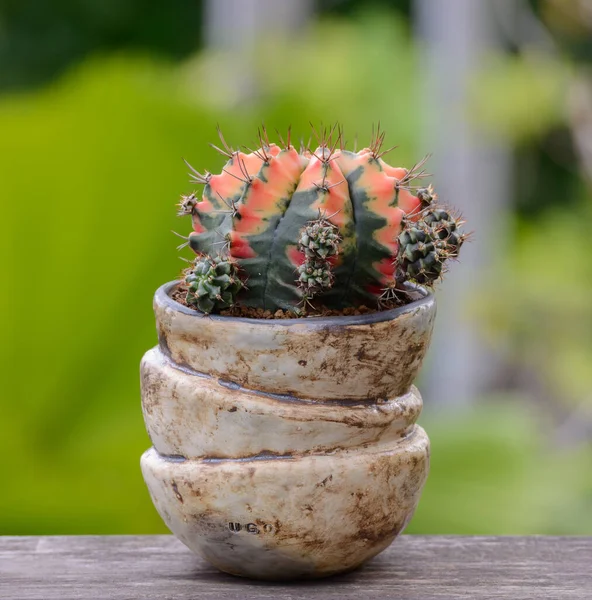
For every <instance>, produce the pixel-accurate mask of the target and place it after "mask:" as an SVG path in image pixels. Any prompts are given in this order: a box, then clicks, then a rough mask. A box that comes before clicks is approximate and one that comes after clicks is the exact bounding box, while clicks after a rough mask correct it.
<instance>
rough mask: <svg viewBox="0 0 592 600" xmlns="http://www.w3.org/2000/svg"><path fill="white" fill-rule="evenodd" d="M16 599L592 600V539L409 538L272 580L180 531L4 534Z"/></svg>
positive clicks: (5, 586) (9, 590)
mask: <svg viewBox="0 0 592 600" xmlns="http://www.w3.org/2000/svg"><path fill="white" fill-rule="evenodd" d="M0 598H1V599H2V600H4V599H10V600H32V599H35V600H37V599H39V600H54V599H56V600H58V599H59V600H70V599H74V598H76V599H80V600H91V599H92V600H116V599H117V600H120V599H121V600H122V599H126V600H127V599H132V598H133V599H142V600H143V599H155V600H156V599H158V600H165V599H171V600H172V599H175V600H185V599H191V600H198V599H199V600H202V599H203V600H208V599H221V600H230V599H233V600H234V599H236V600H249V599H264V598H265V599H270V600H282V599H286V600H288V599H289V600H299V599H304V598H306V599H314V598H321V599H325V598H327V599H334V600H347V599H350V598H362V599H364V600H366V599H374V598H381V599H387V598H397V599H401V600H402V599H405V600H414V599H417V600H429V599H431V598H438V599H441V598H450V599H452V598H454V599H455V600H456V599H465V598H466V599H468V598H470V599H471V600H477V599H481V598H503V599H508V600H522V599H529V600H530V599H532V600H543V599H544V600H547V599H549V600H555V599H562V598H577V599H581V600H583V599H592V538H584V537H572V538H558V537H460V536H402V537H401V538H400V539H399V540H397V541H396V542H395V543H394V544H393V545H392V546H391V547H390V549H389V550H387V551H386V552H384V553H383V554H381V555H380V556H379V557H377V558H375V559H374V560H373V561H371V562H370V563H368V564H367V565H366V566H365V567H363V568H361V569H359V570H358V571H355V572H353V573H349V574H348V575H343V576H338V577H333V578H330V579H325V580H319V581H310V582H304V583H291V584H285V583H265V582H256V581H249V580H245V579H239V578H236V577H232V576H230V575H224V574H222V573H219V572H218V571H216V570H215V569H213V568H212V567H210V566H209V565H208V564H206V563H205V562H204V561H202V560H201V559H199V558H197V557H195V556H193V555H192V554H191V553H190V552H189V551H188V550H187V549H186V548H185V546H183V545H182V544H181V543H180V542H178V541H177V540H176V539H175V538H173V537H172V536H96V537H93V536H84V537H4V538H1V537H0Z"/></svg>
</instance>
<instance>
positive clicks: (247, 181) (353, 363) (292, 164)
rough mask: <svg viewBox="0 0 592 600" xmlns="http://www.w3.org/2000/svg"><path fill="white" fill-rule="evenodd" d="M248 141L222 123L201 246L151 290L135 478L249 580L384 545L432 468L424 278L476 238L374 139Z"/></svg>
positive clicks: (195, 544)
mask: <svg viewBox="0 0 592 600" xmlns="http://www.w3.org/2000/svg"><path fill="white" fill-rule="evenodd" d="M316 137H317V140H318V143H317V144H316V145H317V146H318V147H316V149H310V148H309V147H306V146H304V145H302V146H301V148H300V150H297V149H296V148H295V147H294V146H293V145H292V144H291V141H290V135H289V133H288V138H287V140H285V141H284V140H282V139H281V138H280V139H279V143H278V144H275V143H271V142H270V141H269V139H268V137H267V133H266V132H265V131H264V130H262V131H261V132H260V134H259V142H260V144H259V145H260V147H259V148H258V149H257V150H254V151H250V152H248V153H243V152H240V151H235V150H233V149H232V148H230V147H229V146H228V145H227V144H226V143H225V142H224V138H223V137H222V136H221V135H220V138H221V141H222V147H221V148H217V149H218V150H219V151H220V152H221V153H222V154H223V155H225V156H226V158H227V162H226V165H225V166H224V168H223V169H222V171H221V173H220V174H219V175H212V174H210V173H207V172H206V173H200V172H198V171H196V170H194V169H193V168H192V167H190V168H191V175H192V179H193V182H194V183H196V184H203V186H204V188H203V193H202V195H201V196H198V195H197V194H196V193H192V194H190V195H188V196H183V197H182V199H181V202H180V207H179V214H180V215H186V216H188V217H190V218H191V220H192V223H193V231H192V232H191V233H190V234H189V235H188V236H187V237H186V238H185V241H184V243H183V244H182V246H189V247H190V248H191V250H193V252H194V253H195V258H194V260H193V261H191V263H190V264H189V265H188V267H187V268H186V269H185V271H184V272H183V275H182V277H181V279H180V280H178V281H174V282H171V283H167V284H165V285H163V286H162V287H161V288H160V289H159V290H157V292H156V295H155V300H154V308H155V313H156V322H157V330H158V346H157V347H156V348H154V349H152V350H150V351H148V352H147V353H146V354H145V356H144V358H143V360H142V365H141V383H142V407H143V413H144V418H145V422H146V427H147V430H148V433H149V435H150V438H151V441H152V444H153V447H152V448H151V449H149V450H148V451H147V452H146V453H144V455H143V456H142V461H141V466H142V472H143V475H144V478H145V481H146V483H147V486H148V489H149V491H150V495H151V497H152V500H153V502H154V505H155V507H156V509H157V510H158V512H159V514H160V515H161V516H162V518H163V519H164V521H165V523H166V524H167V526H168V527H169V528H170V529H171V531H172V532H173V533H174V534H175V535H176V536H177V537H178V538H179V539H180V540H181V541H182V542H184V543H185V544H186V545H187V546H188V547H189V548H190V549H191V550H193V551H194V552H196V553H198V554H200V555H202V556H203V557H205V558H206V559H207V560H209V561H210V562H211V563H212V564H214V565H215V566H216V567H218V568H219V569H221V570H222V571H226V572H228V573H232V574H235V575H242V576H246V577H252V578H263V579H282V578H291V579H293V578H305V577H321V576H326V575H331V574H334V573H338V572H343V571H347V570H351V569H353V568H355V567H357V566H358V565H360V564H362V563H363V562H364V561H366V560H368V559H369V558H371V557H373V556H375V555H376V554H378V553H379V552H381V551H382V550H384V549H385V548H386V547H387V546H388V545H389V544H390V543H391V542H392V541H393V540H394V538H395V537H396V536H397V535H398V534H399V533H400V532H401V531H402V530H403V528H404V527H405V526H406V524H407V523H408V521H409V519H410V518H411V516H412V514H413V512H414V510H415V508H416V506H417V503H418V500H419V496H420V493H421V490H422V487H423V485H424V483H425V480H426V477H427V473H428V468H429V441H428V438H427V436H426V433H425V432H424V430H423V429H422V428H421V427H419V426H418V425H416V424H415V421H416V420H417V418H418V416H419V413H420V411H421V407H422V400H421V396H420V394H419V392H418V390H417V389H416V388H415V387H414V386H413V380H414V379H415V377H416V375H417V372H418V370H419V368H420V366H421V363H422V360H423V357H424V354H425V352H426V349H427V346H428V344H429V341H430V335H431V331H432V325H433V321H434V316H435V302H434V297H433V295H432V293H431V291H430V290H431V287H432V286H433V284H434V283H436V282H437V281H438V280H439V279H440V278H441V276H442V273H443V271H444V267H445V266H446V261H447V260H448V259H454V258H456V257H457V256H458V253H459V249H460V247H461V245H462V243H463V241H464V240H465V237H466V236H465V235H464V234H462V233H461V232H460V229H459V227H460V225H461V223H460V221H459V220H458V219H457V218H454V217H453V216H452V215H451V211H450V210H449V209H446V208H444V207H442V206H440V205H439V203H438V200H437V198H436V195H435V194H434V192H433V190H432V188H431V187H430V186H425V185H423V179H424V177H425V176H426V173H425V171H424V169H423V164H424V161H422V162H420V163H418V164H417V165H415V166H414V167H413V168H411V169H404V168H395V167H391V166H389V165H388V164H387V163H386V162H385V161H384V160H383V158H382V157H383V155H384V154H385V152H384V151H383V150H382V145H383V141H384V134H383V133H381V132H380V131H377V132H376V133H375V134H374V135H373V139H372V142H371V144H370V145H369V147H367V148H364V149H362V150H360V151H358V152H355V151H348V150H346V149H345V148H344V147H343V144H342V139H343V136H342V134H341V131H340V130H339V129H336V128H333V130H331V131H324V132H323V133H321V134H320V135H317V136H316Z"/></svg>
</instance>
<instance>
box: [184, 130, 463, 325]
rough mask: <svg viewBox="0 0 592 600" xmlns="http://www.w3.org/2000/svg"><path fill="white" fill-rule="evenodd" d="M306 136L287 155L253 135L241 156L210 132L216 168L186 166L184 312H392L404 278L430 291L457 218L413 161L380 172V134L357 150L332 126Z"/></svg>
mask: <svg viewBox="0 0 592 600" xmlns="http://www.w3.org/2000/svg"><path fill="white" fill-rule="evenodd" d="M219 134H220V132H219ZM313 134H314V135H313V137H316V139H317V144H316V146H317V147H316V148H314V147H306V146H304V145H301V147H300V149H299V150H296V148H295V147H294V146H293V145H292V144H291V143H290V134H289V133H288V139H287V142H284V141H283V140H281V142H280V143H279V144H275V143H272V142H270V141H269V138H268V136H267V133H266V131H265V130H264V129H263V130H261V131H260V132H259V143H260V147H259V149H257V150H253V151H250V152H248V153H244V152H242V151H237V150H233V149H232V148H230V147H229V146H228V145H227V144H226V142H225V140H224V138H223V137H222V135H221V134H220V138H221V141H222V148H218V147H216V146H214V148H216V150H218V151H219V152H220V153H221V154H223V155H224V156H225V157H226V158H227V162H226V165H225V166H224V167H223V169H222V171H221V173H219V174H217V175H214V174H212V173H209V172H204V173H201V172H199V171H197V170H195V169H194V168H193V167H191V166H190V165H189V167H190V169H191V173H190V174H191V177H192V182H193V183H196V184H202V185H203V190H202V193H201V194H198V193H197V192H194V193H191V194H190V195H188V196H182V199H181V202H180V204H179V207H180V210H179V215H187V216H189V217H190V218H191V221H192V224H193V231H192V232H191V233H190V234H189V235H188V236H187V237H186V238H185V239H186V242H185V243H184V244H182V246H181V247H184V246H189V247H190V248H191V250H193V252H194V253H195V254H196V256H197V257H196V259H195V262H194V264H193V265H192V266H191V267H190V268H188V269H187V270H186V271H185V272H184V280H185V281H184V284H182V285H184V289H186V303H187V305H188V306H192V307H195V308H197V309H198V310H200V311H201V312H204V313H212V312H213V313H215V312H220V310H222V309H224V308H229V307H232V306H234V305H241V306H245V307H254V308H259V309H263V310H266V311H272V312H274V311H277V310H278V309H281V310H288V311H292V312H293V313H295V314H306V313H308V314H310V313H311V312H313V313H314V312H318V311H319V310H322V309H324V308H327V309H334V310H339V309H345V308H348V307H357V306H360V305H366V306H367V307H370V308H372V309H377V310H380V309H381V308H387V307H388V308H392V306H393V302H394V303H396V304H397V303H398V304H401V303H404V302H405V294H406V292H405V290H406V289H407V287H406V285H405V284H406V282H412V283H418V284H421V285H427V286H431V285H433V284H434V283H435V282H437V281H438V280H439V279H440V278H441V276H442V274H443V272H444V270H445V262H446V261H447V260H448V259H450V258H456V257H457V256H458V252H459V250H460V247H461V245H462V243H463V241H464V239H465V236H464V235H463V234H462V233H461V232H460V230H459V227H460V225H461V223H460V221H459V220H458V219H456V218H454V217H453V216H452V215H451V211H450V209H447V208H444V207H442V206H440V205H439V204H438V202H437V197H436V195H435V194H434V193H433V190H432V187H431V186H426V185H425V184H424V181H425V178H426V177H427V176H428V175H427V173H426V172H425V170H424V164H425V159H424V160H422V161H420V162H418V163H417V164H416V165H415V166H413V167H412V168H410V169H406V168H402V167H392V166H390V165H389V164H387V163H386V162H385V161H384V160H383V159H382V156H383V155H384V154H386V152H387V151H383V150H382V146H383V142H384V133H383V132H380V130H378V131H377V132H376V133H375V134H373V136H372V141H371V143H370V145H369V146H368V147H367V148H363V149H362V150H359V151H358V152H353V151H350V150H347V149H346V148H345V146H344V144H343V141H342V140H343V135H342V132H341V129H340V128H338V127H334V128H333V129H332V130H331V131H327V130H325V131H324V132H322V133H321V134H320V135H318V134H316V132H314V130H313ZM182 237H183V236H182Z"/></svg>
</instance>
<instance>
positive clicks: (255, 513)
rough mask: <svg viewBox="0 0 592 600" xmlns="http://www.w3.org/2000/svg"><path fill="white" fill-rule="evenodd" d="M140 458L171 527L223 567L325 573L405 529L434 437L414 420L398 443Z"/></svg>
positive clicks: (275, 573) (294, 574) (347, 566)
mask: <svg viewBox="0 0 592 600" xmlns="http://www.w3.org/2000/svg"><path fill="white" fill-rule="evenodd" d="M141 465H142V472H143V475H144V479H145V480H146V483H147V485H148V489H149V491H150V494H151V496H152V500H153V502H154V505H155V506H156V509H157V510H158V512H159V514H160V516H161V517H162V518H163V520H164V521H165V523H166V524H167V526H168V527H169V528H170V529H171V531H172V532H173V533H174V534H175V535H176V536H177V537H178V538H179V539H180V540H181V541H182V542H184V543H185V544H186V545H187V546H188V547H189V548H190V549H191V550H192V551H194V552H196V553H197V554H200V555H201V556H203V557H204V558H205V559H206V560H208V561H209V562H211V563H212V564H213V565H214V566H216V567H217V568H218V569H220V570H221V571H225V572H227V573H230V574H232V575H239V576H243V577H250V578H256V579H270V580H278V579H296V578H317V577H326V576H329V575H334V574H336V573H342V572H345V571H350V570H352V569H355V568H356V567H358V566H360V565H361V564H362V563H364V562H365V561H367V560H368V559H370V558H372V557H373V556H375V555H376V554H378V553H379V552H382V550H384V549H386V548H387V547H388V546H389V545H390V544H391V542H392V541H393V540H394V538H395V537H396V536H397V535H398V534H399V533H400V532H401V531H402V530H403V528H404V527H405V526H406V524H407V523H408V521H409V520H410V518H411V516H412V514H413V512H414V510H415V508H416V506H417V503H418V501H419V496H420V493H421V489H422V487H423V485H424V483H425V480H426V477H427V473H428V468H429V441H428V438H427V435H426V434H425V432H424V430H423V429H422V428H421V427H419V426H417V425H415V426H413V427H412V428H411V429H410V430H409V433H408V435H407V436H405V437H404V438H401V439H399V440H397V441H395V442H393V441H390V442H388V443H385V444H376V445H372V446H371V447H368V448H355V449H352V450H342V451H336V452H332V453H327V454H309V455H294V456H286V455H284V456H276V455H268V454H262V455H257V456H252V457H246V458H236V459H207V458H206V459H183V458H180V457H169V458H167V457H165V456H162V455H160V454H159V453H158V452H157V451H156V450H155V449H154V448H151V449H150V450H148V451H147V452H145V453H144V455H143V456H142V461H141Z"/></svg>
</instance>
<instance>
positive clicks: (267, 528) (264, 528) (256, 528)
mask: <svg viewBox="0 0 592 600" xmlns="http://www.w3.org/2000/svg"><path fill="white" fill-rule="evenodd" d="M228 529H230V531H232V533H239V532H240V531H245V532H246V533H250V534H253V535H258V534H260V533H273V525H271V524H270V523H263V524H260V525H257V523H246V524H241V523H237V522H234V521H231V522H230V523H228Z"/></svg>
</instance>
